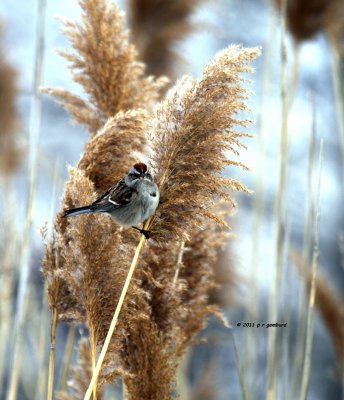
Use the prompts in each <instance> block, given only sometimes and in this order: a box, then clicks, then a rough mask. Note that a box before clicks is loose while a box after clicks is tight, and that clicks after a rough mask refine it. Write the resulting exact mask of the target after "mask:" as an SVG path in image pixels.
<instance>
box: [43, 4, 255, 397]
mask: <svg viewBox="0 0 344 400" xmlns="http://www.w3.org/2000/svg"><path fill="white" fill-rule="evenodd" d="M92 4H96V5H97V6H96V9H98V8H99V7H100V6H101V5H102V4H103V5H104V4H105V3H104V2H102V1H95V2H93V3H92ZM92 4H91V3H90V2H86V1H84V2H82V6H83V9H84V12H85V13H86V16H84V24H85V21H88V20H92V18H94V17H92V18H91V17H90V16H89V14H92V13H93V12H94V5H92ZM104 7H105V6H104ZM99 9H100V10H102V8H101V7H100V8H99ZM114 9H115V8H112V7H106V10H108V11H109V10H114ZM116 10H117V9H116ZM110 14H111V13H110ZM110 14H109V15H110ZM106 15H107V14H106V13H104V12H103V13H101V12H99V14H98V17H99V21H98V22H97V23H98V26H103V22H102V21H103V18H105V16H106ZM111 15H112V14H111ZM116 18H118V10H117V14H116ZM105 20H106V21H107V22H108V25H110V22H111V23H112V24H115V25H116V24H117V23H118V22H117V21H116V19H114V20H111V21H110V20H107V19H106V18H105ZM108 25H106V24H105V26H108ZM69 26H75V25H73V24H72V23H69ZM104 29H105V28H104ZM100 31H101V29H100ZM83 33H84V36H83V37H81V36H76V37H78V40H79V41H81V42H82V38H84V37H85V38H88V39H89V36H90V35H89V33H88V31H87V30H84V31H83ZM120 39H121V40H122V44H123V42H125V40H126V38H124V37H123V35H122V36H121V37H120ZM120 39H118V40H120ZM75 40H76V39H75ZM116 43H117V44H116ZM115 45H116V46H117V45H118V42H115ZM78 46H79V45H78V44H77V43H76V44H74V47H75V48H76V49H77V51H79V52H80V49H81V48H82V47H80V46H79V47H78ZM104 46H107V47H108V46H110V44H109V42H105V44H104ZM123 46H124V48H125V46H128V45H127V42H125V43H124V44H123ZM91 48H93V47H92V46H91ZM120 48H121V47H120ZM93 49H94V51H95V50H97V49H96V48H93ZM101 52H106V51H105V50H104V49H102V50H101ZM258 52H259V51H258V50H257V49H247V50H245V49H243V48H241V47H238V46H233V47H230V48H229V49H227V50H225V51H223V52H221V53H220V54H219V55H218V56H217V57H216V58H215V59H214V60H213V61H212V62H211V63H210V64H209V65H208V66H207V67H206V68H205V70H204V74H203V76H202V78H201V79H200V81H198V82H197V81H195V80H192V79H191V78H184V79H182V80H181V81H180V82H179V83H177V85H176V87H175V88H173V89H172V90H171V91H170V92H169V94H168V96H167V98H166V100H164V101H163V102H162V103H160V105H159V107H158V109H157V112H156V114H155V116H154V117H151V116H150V114H149V113H148V112H146V111H143V110H137V111H128V110H126V111H120V112H118V113H117V114H116V115H114V116H112V117H111V118H110V119H109V120H108V122H107V123H106V124H105V126H104V127H103V129H101V130H100V131H99V132H98V133H97V134H96V135H95V136H94V137H93V138H92V139H91V140H90V142H89V143H88V144H87V146H86V150H85V153H84V155H83V156H82V158H81V160H80V162H79V164H78V166H77V168H73V169H70V174H71V179H70V181H69V182H68V183H67V186H66V193H65V196H64V199H63V204H62V211H61V212H60V213H59V214H58V216H57V218H56V222H55V232H54V238H53V240H52V242H50V244H49V245H48V248H47V251H46V256H45V261H44V264H43V270H44V274H45V277H46V279H47V280H48V294H49V301H50V305H51V307H52V308H56V309H57V310H58V318H59V320H62V319H66V320H73V321H75V322H86V323H87V325H88V327H89V330H90V339H91V344H92V343H95V344H96V345H97V346H98V350H99V349H100V346H101V345H102V343H103V341H104V338H105V336H106V334H107V331H108V327H109V324H110V322H111V318H112V314H113V312H114V308H115V306H116V304H117V301H118V298H119V295H120V292H121V290H122V287H123V282H124V279H125V276H126V273H127V270H128V267H129V263H130V261H131V257H132V255H133V254H134V251H135V246H136V244H137V241H138V235H137V232H135V231H133V230H130V229H121V228H119V227H118V226H117V225H116V224H115V223H114V222H113V221H112V220H111V219H110V218H109V217H107V216H104V215H90V216H89V215H83V216H79V217H77V218H70V219H68V220H67V219H65V218H63V211H64V210H65V209H66V208H71V207H77V206H81V205H85V204H88V203H90V202H92V201H93V200H94V198H95V196H96V193H97V192H98V193H99V192H101V191H103V190H105V189H107V188H108V186H110V185H112V184H113V183H114V181H116V180H117V179H118V178H120V177H121V176H122V175H124V174H125V173H126V172H127V169H128V168H129V167H130V166H131V164H132V163H133V162H134V160H137V159H139V157H138V156H137V154H139V153H141V154H142V153H144V152H145V149H146V147H148V143H149V141H148V137H147V134H148V133H149V139H150V140H151V142H152V146H151V147H152V153H153V155H152V158H151V160H152V161H151V167H152V169H153V170H155V173H156V179H157V182H158V184H159V186H160V191H161V197H162V201H163V204H162V205H161V207H160V208H159V210H158V213H157V215H156V217H155V219H154V221H153V225H152V230H153V232H152V239H151V240H149V241H148V243H147V245H146V247H145V248H144V250H143V253H142V255H141V260H140V263H139V266H138V269H137V271H136V274H135V276H134V278H133V279H132V281H131V283H130V287H129V291H128V294H127V297H126V301H125V303H124V306H123V308H122V310H121V314H120V317H119V321H118V325H117V328H116V331H115V333H114V335H113V337H112V341H111V345H110V351H109V352H108V353H107V356H106V362H105V365H104V366H103V370H102V374H101V377H100V381H99V382H98V384H99V386H102V385H103V383H105V382H112V381H113V380H114V379H115V378H116V377H117V376H118V375H122V376H123V377H124V379H125V384H126V387H127V389H128V393H129V398H130V400H138V399H140V400H144V399H147V400H148V399H150V400H151V399H171V398H173V390H174V389H175V379H176V378H175V377H176V368H177V366H178V362H179V359H180V356H181V355H182V354H183V353H184V352H185V350H186V348H187V347H188V346H190V344H192V343H193V341H194V339H195V336H196V335H197V333H198V332H199V331H200V330H201V329H202V328H203V327H204V326H205V324H206V319H207V316H208V314H209V313H210V312H213V313H215V314H216V315H219V311H218V309H217V308H216V307H215V306H213V305H210V304H209V292H210V290H211V289H212V288H214V286H215V279H214V269H213V267H214V264H215V261H216V259H217V257H218V251H219V249H221V248H222V247H223V246H224V243H225V242H226V241H227V233H226V230H227V228H226V224H225V223H224V221H223V215H222V214H223V213H220V212H218V210H217V208H216V205H217V204H218V203H219V201H220V200H221V199H222V200H225V201H227V202H229V203H230V204H231V205H234V202H233V200H232V197H231V191H232V190H233V189H234V190H246V188H245V187H244V186H242V185H241V184H240V183H239V182H237V181H235V180H232V179H226V178H222V177H220V173H221V172H222V171H223V169H224V168H225V167H226V166H227V165H234V166H243V165H242V164H241V163H240V162H237V161H233V160H228V159H227V156H226V153H225V152H226V151H228V150H229V151H231V152H232V153H234V154H238V149H239V148H240V147H242V145H241V144H240V141H239V140H240V138H241V136H244V134H242V133H239V132H237V131H236V130H235V126H239V127H245V126H246V125H247V123H248V121H247V120H239V117H238V113H240V112H241V111H246V110H247V108H246V106H245V100H246V97H247V94H248V92H247V91H246V90H245V89H243V87H242V84H243V81H244V79H243V78H242V77H241V74H242V73H245V72H250V71H251V69H250V68H249V64H250V63H251V62H252V60H253V59H254V58H255V57H256V56H257V54H258ZM95 53H96V51H95ZM81 54H82V53H81ZM92 60H93V61H92ZM92 60H90V61H91V62H93V63H94V62H95V61H94V60H98V61H97V62H99V60H100V57H98V55H97V54H94V55H93V59H92ZM110 61H111V60H110ZM108 62H109V60H107V59H105V60H104V62H103V63H102V64H101V66H98V68H97V67H96V66H94V67H93V69H90V70H89V72H87V71H86V70H82V72H80V75H84V76H85V78H84V80H83V79H81V80H80V79H79V78H78V79H79V80H80V82H81V81H82V82H88V76H91V77H92V79H93V77H94V75H95V74H96V72H95V71H98V69H101V68H105V69H104V71H107V68H108V65H106V64H107V63H108ZM123 68H124V67H123ZM107 76H108V75H107V74H105V78H106V77H107ZM94 79H95V81H96V78H94ZM105 80H106V79H105ZM120 84H121V81H120V83H119V85H120ZM98 90H99V93H100V94H101V91H100V90H104V91H105V93H104V98H103V100H104V102H105V103H108V102H109V104H108V105H107V106H106V107H105V106H102V107H103V109H105V108H106V109H110V108H111V101H112V100H111V98H110V97H109V96H107V93H109V92H108V88H107V87H103V86H99V88H98V89H97V91H98ZM95 93H98V92H95ZM130 93H131V92H128V91H127V92H126V94H123V96H124V97H125V96H128V95H129V94H130ZM92 96H93V95H92ZM92 96H90V102H91V103H92V106H91V107H93V108H94V109H98V108H99V107H100V106H99V104H100V103H99V102H98V100H97V97H96V96H95V95H94V96H93V97H92ZM154 99H156V96H155V95H154V96H153V100H154ZM127 100H128V99H127ZM121 101H122V100H121ZM98 103H99V104H98ZM123 104H124V100H123ZM126 104H129V103H126ZM131 104H132V106H135V105H136V104H134V103H131ZM140 106H142V105H141V104H140ZM128 107H129V106H128ZM99 109H100V108H99ZM84 110H86V108H85V109H84ZM117 111H119V110H117V109H116V110H113V111H112V112H117ZM102 112H103V111H102ZM72 114H73V111H72ZM103 115H104V116H105V115H107V114H106V113H105V112H104V114H103ZM102 118H103V117H102ZM102 118H101V119H100V120H103V119H102ZM104 118H105V117H104ZM100 120H98V121H100ZM80 121H81V120H80ZM94 127H95V125H94ZM90 130H91V131H92V130H93V128H92V127H91V125H90ZM83 351H85V352H86V353H87V351H86V349H85V350H83ZM85 357H89V355H88V354H86V356H85ZM85 357H84V359H85V360H86V358H85ZM85 362H86V361H85ZM87 363H88V364H87V365H89V364H90V363H91V361H90V358H88V361H87ZM85 368H86V367H85ZM87 368H89V367H87ZM121 368H122V369H121ZM74 382H75V385H74V386H79V389H78V388H75V387H74V389H75V390H76V393H78V390H80V393H81V392H82V391H83V390H84V389H85V387H84V386H82V385H84V383H82V382H80V383H78V382H77V381H74ZM76 396H77V395H76ZM65 398H66V399H67V398H68V397H65ZM76 398H78V397H76Z"/></svg>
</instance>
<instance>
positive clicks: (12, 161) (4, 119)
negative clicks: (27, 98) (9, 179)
mask: <svg viewBox="0 0 344 400" xmlns="http://www.w3.org/2000/svg"><path fill="white" fill-rule="evenodd" d="M3 36H4V29H3V26H2V25H1V23H0V173H1V174H3V175H4V176H8V175H9V174H11V173H12V172H14V171H15V170H16V168H17V167H18V165H19V162H20V158H21V151H20V149H19V146H18V143H17V141H16V136H15V134H16V132H17V130H18V125H19V124H18V116H17V111H16V106H15V100H16V96H17V72H16V71H15V69H14V67H12V65H10V63H9V62H8V60H7V57H6V55H5V48H4V44H3Z"/></svg>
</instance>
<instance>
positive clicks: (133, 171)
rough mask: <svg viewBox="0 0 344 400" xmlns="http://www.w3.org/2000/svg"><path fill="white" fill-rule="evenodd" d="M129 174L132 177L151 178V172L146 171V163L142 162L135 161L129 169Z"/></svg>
mask: <svg viewBox="0 0 344 400" xmlns="http://www.w3.org/2000/svg"><path fill="white" fill-rule="evenodd" d="M129 176H130V177H131V178H132V179H148V180H150V181H151V180H152V176H151V174H150V173H149V172H148V168H147V165H146V164H144V163H141V162H140V163H136V164H134V165H133V166H132V167H131V168H130V170H129Z"/></svg>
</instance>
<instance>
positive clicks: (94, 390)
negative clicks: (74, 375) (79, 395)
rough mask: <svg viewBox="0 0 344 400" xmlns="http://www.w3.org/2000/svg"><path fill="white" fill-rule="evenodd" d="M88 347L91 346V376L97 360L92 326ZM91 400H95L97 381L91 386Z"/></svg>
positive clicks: (91, 327)
mask: <svg viewBox="0 0 344 400" xmlns="http://www.w3.org/2000/svg"><path fill="white" fill-rule="evenodd" d="M90 342H91V343H90V345H91V357H92V374H94V371H95V369H96V360H97V349H96V338H95V332H94V327H93V325H90ZM93 400H97V379H96V380H95V382H94V384H93Z"/></svg>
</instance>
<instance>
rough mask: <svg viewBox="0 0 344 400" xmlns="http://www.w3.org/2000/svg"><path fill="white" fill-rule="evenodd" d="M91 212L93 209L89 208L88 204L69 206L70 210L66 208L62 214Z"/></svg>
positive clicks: (71, 214)
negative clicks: (76, 206)
mask: <svg viewBox="0 0 344 400" xmlns="http://www.w3.org/2000/svg"><path fill="white" fill-rule="evenodd" d="M93 212H94V211H93V210H92V209H91V207H90V206H85V207H79V208H71V209H70V210H66V211H65V213H64V215H63V216H64V217H71V216H74V215H80V214H92V213H93Z"/></svg>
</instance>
